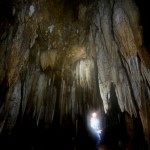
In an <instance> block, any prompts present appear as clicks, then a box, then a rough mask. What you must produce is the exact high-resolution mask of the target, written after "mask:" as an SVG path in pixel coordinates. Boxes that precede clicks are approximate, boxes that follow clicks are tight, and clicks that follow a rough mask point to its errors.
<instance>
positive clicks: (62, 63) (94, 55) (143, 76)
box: [0, 0, 150, 143]
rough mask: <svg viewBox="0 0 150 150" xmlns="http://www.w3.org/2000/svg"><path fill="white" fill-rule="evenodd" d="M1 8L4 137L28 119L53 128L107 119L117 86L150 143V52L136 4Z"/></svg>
mask: <svg viewBox="0 0 150 150" xmlns="http://www.w3.org/2000/svg"><path fill="white" fill-rule="evenodd" d="M1 4H2V5H1V6H2V7H3V9H1V18H0V20H1V23H0V35H1V36H0V89H1V90H0V132H3V131H9V132H10V131H11V130H12V129H13V128H14V126H15V125H16V122H17V120H18V119H20V120H22V119H23V118H26V117H27V118H30V117H31V118H33V120H34V121H35V122H36V125H37V126H38V125H39V124H40V123H43V124H44V126H45V127H47V126H49V125H50V124H51V123H52V122H53V120H54V119H55V118H58V120H59V122H60V124H61V122H62V121H63V118H64V117H65V116H68V115H69V116H70V117H71V119H72V121H73V124H76V122H77V121H78V116H81V117H83V118H86V116H87V114H88V113H89V112H90V111H93V110H96V111H98V112H99V113H100V115H101V116H105V114H108V112H110V110H111V108H112V107H113V104H112V103H113V101H114V100H113V98H111V87H112V85H113V87H114V91H115V94H116V101H117V103H118V109H119V112H122V113H123V112H126V113H127V114H129V116H130V118H131V120H132V118H139V119H140V120H141V122H142V126H143V131H144V135H145V139H146V140H147V142H149V143H150V127H149V124H150V119H149V118H150V110H149V106H150V88H149V87H150V71H149V67H150V66H149V64H150V62H149V56H150V55H149V52H148V50H147V48H146V47H145V45H144V43H143V35H142V26H141V25H140V21H139V10H138V7H137V6H136V4H135V2H134V1H131V0H126V1H122V0H113V1H110V0H105V1H104V0H94V1H89V0H82V1H78V0H73V1H69V0H63V1H60V0H51V1H48V0H38V1H35V0H30V1H27V0H15V1H9V2H8V1H6V2H4V1H1ZM5 8H7V9H8V10H9V11H6V10H7V9H5ZM111 104H112V105H111ZM127 120H128V119H127ZM129 120H130V119H129ZM127 124H128V123H127Z"/></svg>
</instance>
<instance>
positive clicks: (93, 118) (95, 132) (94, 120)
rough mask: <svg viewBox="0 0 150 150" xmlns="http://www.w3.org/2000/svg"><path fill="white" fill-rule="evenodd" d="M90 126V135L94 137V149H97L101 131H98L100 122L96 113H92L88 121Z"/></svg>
mask: <svg viewBox="0 0 150 150" xmlns="http://www.w3.org/2000/svg"><path fill="white" fill-rule="evenodd" d="M90 126H91V129H92V133H93V136H94V139H95V141H96V148H98V147H99V144H100V141H101V136H100V135H101V130H100V122H99V119H98V117H97V113H92V116H91V119H90Z"/></svg>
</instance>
